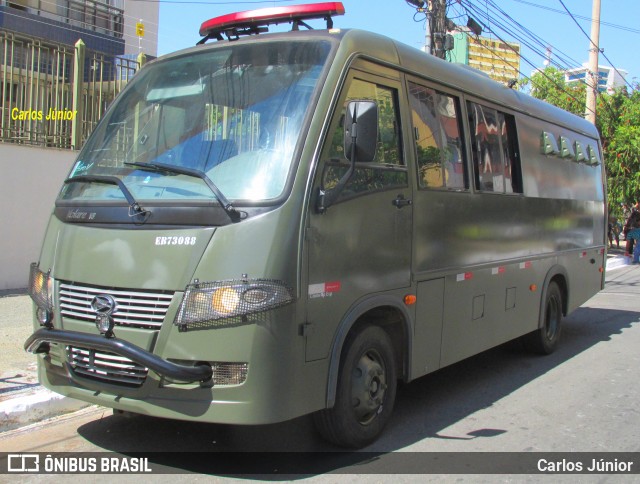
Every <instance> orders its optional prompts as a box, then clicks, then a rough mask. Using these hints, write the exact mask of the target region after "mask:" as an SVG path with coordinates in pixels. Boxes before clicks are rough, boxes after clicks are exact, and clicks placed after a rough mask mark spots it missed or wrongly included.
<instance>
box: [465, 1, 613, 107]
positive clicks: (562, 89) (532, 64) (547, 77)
mask: <svg viewBox="0 0 640 484" xmlns="http://www.w3.org/2000/svg"><path fill="white" fill-rule="evenodd" d="M459 3H460V4H461V5H462V6H463V8H465V9H466V7H465V5H464V3H469V2H467V1H464V2H463V1H462V0H461V1H460V2H459ZM469 7H470V9H472V10H473V9H474V7H475V6H473V5H469ZM467 13H469V11H468V10H467ZM474 13H475V15H474V17H476V16H477V14H478V12H477V11H476V10H474ZM477 21H478V22H479V23H480V24H481V25H482V27H483V28H485V29H486V28H488V27H487V25H486V24H485V23H484V22H482V21H481V20H477ZM493 34H494V35H495V36H496V37H497V38H498V39H499V40H500V41H501V42H503V43H504V44H505V45H507V46H508V47H510V48H511V49H512V50H514V52H516V51H515V49H513V47H511V46H510V45H509V43H508V42H507V41H506V40H504V39H502V38H501V37H500V35H499V34H497V33H496V32H495V31H494V32H493ZM467 35H468V36H470V37H471V35H470V34H469V33H468V32H467ZM494 54H496V53H495V52H494ZM496 57H498V58H500V56H499V55H497V54H496ZM520 58H521V59H523V60H524V61H525V62H526V63H527V64H529V65H530V66H531V67H533V68H534V69H537V67H536V65H535V64H534V63H533V62H531V61H530V60H529V59H527V58H526V57H524V56H522V55H520ZM502 60H504V59H502ZM519 72H520V74H521V75H522V76H523V77H524V78H526V79H528V80H531V78H530V77H529V76H527V75H526V74H524V73H523V72H522V71H521V70H519ZM538 73H540V74H541V75H542V76H543V77H545V78H546V79H547V80H548V81H549V82H551V83H552V84H553V85H554V86H555V87H556V88H557V89H558V90H559V91H561V92H563V93H565V94H566V95H567V96H569V97H570V98H571V99H573V100H574V101H577V102H580V100H579V99H578V98H576V97H575V96H574V95H573V94H572V93H571V92H569V91H567V89H566V88H565V86H563V85H562V84H558V83H557V82H556V81H555V80H554V79H553V78H551V77H550V76H549V75H547V74H546V73H545V72H544V71H543V70H538ZM605 105H606V104H605ZM606 106H607V107H609V109H610V106H608V105H606ZM586 109H587V110H588V111H590V112H592V113H593V114H595V111H593V110H592V109H590V108H588V107H587V108H586Z"/></svg>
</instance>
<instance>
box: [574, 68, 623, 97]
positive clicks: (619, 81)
mask: <svg viewBox="0 0 640 484" xmlns="http://www.w3.org/2000/svg"><path fill="white" fill-rule="evenodd" d="M588 70H589V64H587V63H585V64H582V67H576V68H575V69H569V70H567V71H565V73H564V80H565V82H566V83H567V84H573V83H576V82H586V76H587V71H588ZM628 74H629V73H628V72H627V71H625V70H623V69H617V70H616V69H614V68H613V67H608V66H598V91H599V92H608V93H609V94H611V93H613V92H614V91H615V90H616V89H619V88H621V87H623V86H624V85H625V84H626V81H625V78H626V77H627V75H628Z"/></svg>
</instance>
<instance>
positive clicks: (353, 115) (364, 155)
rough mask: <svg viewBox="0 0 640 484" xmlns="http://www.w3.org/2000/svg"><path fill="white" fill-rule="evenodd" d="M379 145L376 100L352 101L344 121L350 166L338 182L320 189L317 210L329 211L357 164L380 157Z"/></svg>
mask: <svg viewBox="0 0 640 484" xmlns="http://www.w3.org/2000/svg"><path fill="white" fill-rule="evenodd" d="M377 146H378V105H377V104H376V103H375V102H373V101H349V103H348V104H347V112H346V115H345V120H344V154H345V156H346V157H347V158H349V161H350V165H349V169H348V170H347V172H346V173H345V174H344V175H342V178H340V180H338V183H337V184H336V185H335V186H334V187H333V188H330V189H328V190H323V189H320V190H319V192H318V199H317V202H316V211H317V212H318V213H325V212H326V211H327V208H329V207H330V206H331V205H333V204H334V203H335V202H336V200H338V197H339V196H340V194H341V193H342V191H343V190H344V188H345V187H346V186H347V184H348V183H349V180H350V179H351V177H352V176H353V173H354V172H355V171H356V163H357V162H360V163H367V162H370V161H373V160H374V159H375V157H376V148H377Z"/></svg>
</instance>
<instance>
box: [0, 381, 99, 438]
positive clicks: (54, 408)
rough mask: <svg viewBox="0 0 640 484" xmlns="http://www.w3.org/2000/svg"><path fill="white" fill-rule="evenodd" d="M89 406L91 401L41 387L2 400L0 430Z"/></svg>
mask: <svg viewBox="0 0 640 484" xmlns="http://www.w3.org/2000/svg"><path fill="white" fill-rule="evenodd" d="M89 406H91V404H90V403H87V402H81V401H80V400H76V399H74V398H70V397H65V396H63V395H59V394H57V393H54V392H52V391H50V390H47V389H46V388H42V387H41V388H39V389H38V390H36V391H35V392H33V393H30V394H28V395H21V396H18V397H16V398H9V399H7V400H5V401H3V402H0V432H6V431H7V430H14V429H17V428H20V427H24V426H26V425H29V424H32V423H35V422H39V421H41V420H45V419H48V418H52V417H57V416H59V415H63V414H66V413H71V412H76V411H78V410H81V409H83V408H85V407H89Z"/></svg>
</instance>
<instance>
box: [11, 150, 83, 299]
mask: <svg viewBox="0 0 640 484" xmlns="http://www.w3.org/2000/svg"><path fill="white" fill-rule="evenodd" d="M76 155H77V153H76V152H74V151H70V150H55V149H51V148H46V149H44V148H33V147H25V146H17V145H13V144H9V143H6V144H4V143H0V207H2V210H1V211H0V234H1V236H0V291H2V290H5V289H19V288H25V287H27V285H28V282H29V281H28V279H29V264H30V263H31V262H35V261H37V260H38V258H39V256H40V245H41V244H42V238H43V237H44V231H45V229H46V227H47V221H48V220H49V215H50V214H51V211H52V210H53V204H54V201H55V199H56V196H57V195H58V192H59V191H60V187H61V186H62V182H63V181H64V179H65V178H66V177H67V175H68V173H69V171H70V170H71V166H72V164H73V162H74V160H75V157H76Z"/></svg>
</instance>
